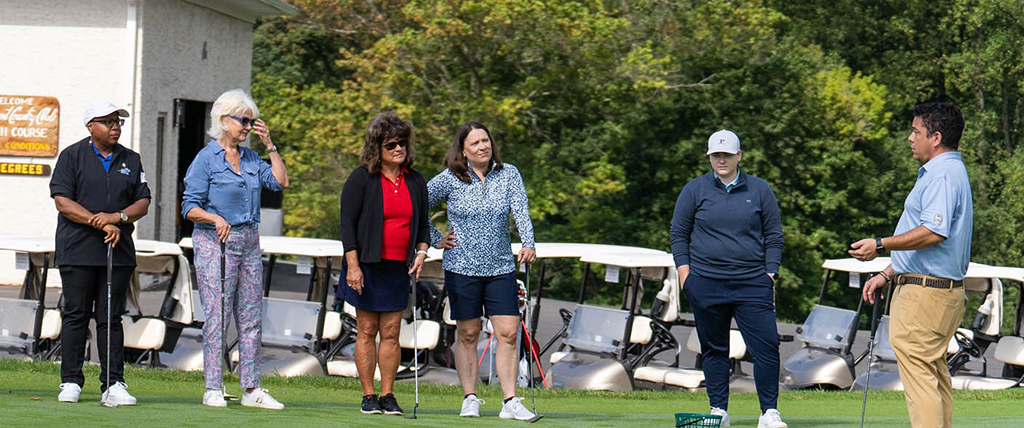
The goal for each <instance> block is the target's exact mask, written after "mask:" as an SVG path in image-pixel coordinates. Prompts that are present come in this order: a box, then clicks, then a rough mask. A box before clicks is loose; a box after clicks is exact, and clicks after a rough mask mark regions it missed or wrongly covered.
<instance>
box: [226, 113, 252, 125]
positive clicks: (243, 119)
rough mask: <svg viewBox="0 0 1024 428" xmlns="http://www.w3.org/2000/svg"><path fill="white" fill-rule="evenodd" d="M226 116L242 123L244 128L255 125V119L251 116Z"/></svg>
mask: <svg viewBox="0 0 1024 428" xmlns="http://www.w3.org/2000/svg"><path fill="white" fill-rule="evenodd" d="M228 117H230V118H232V119H234V120H237V121H238V123H239V124H240V125H242V127H243V128H245V127H247V126H256V119H253V118H251V117H241V116H228Z"/></svg>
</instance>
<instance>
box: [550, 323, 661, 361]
mask: <svg viewBox="0 0 1024 428" xmlns="http://www.w3.org/2000/svg"><path fill="white" fill-rule="evenodd" d="M653 336H654V330H653V329H651V319H650V318H649V317H645V316H643V315H637V316H636V318H634V319H633V329H632V330H630V335H629V343H632V344H639V345H646V344H647V343H649V342H650V341H651V338H652V337H653ZM568 354H569V352H567V351H555V352H552V353H551V356H550V357H548V361H550V362H551V364H554V363H557V362H559V361H561V360H562V359H563V358H565V356H566V355H568Z"/></svg>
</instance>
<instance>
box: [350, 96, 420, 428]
mask: <svg viewBox="0 0 1024 428" xmlns="http://www.w3.org/2000/svg"><path fill="white" fill-rule="evenodd" d="M412 137H413V129H412V124H411V123H409V122H408V121H405V120H402V119H400V118H399V117H398V115H396V114H395V113H392V112H385V113H381V114H378V115H377V116H374V118H373V119H371V120H370V123H369V125H367V127H366V140H365V141H364V143H363V152H362V155H360V157H359V160H360V162H361V163H362V166H360V167H359V168H356V170H355V171H352V174H350V175H349V176H348V180H346V181H345V187H344V188H343V189H342V191H341V240H342V242H343V243H344V245H345V263H344V267H343V268H342V275H343V276H344V277H345V284H339V286H338V298H341V299H344V300H345V302H347V303H348V304H350V305H352V306H354V307H355V308H356V325H357V328H358V330H359V333H358V335H357V336H356V351H355V363H356V369H357V371H358V372H359V380H360V382H361V383H362V385H363V403H362V409H361V410H362V412H363V413H378V414H379V413H385V414H389V415H401V414H402V408H401V407H399V406H398V402H397V401H396V400H395V395H394V393H393V391H392V387H393V386H394V383H395V375H396V373H397V372H398V363H399V359H400V357H401V349H400V348H399V346H398V334H399V331H400V328H401V319H402V312H403V311H405V308H406V306H408V303H409V291H410V290H409V281H410V279H411V278H410V276H413V275H415V276H416V277H419V273H420V269H421V268H422V266H423V259H425V258H426V256H427V246H428V245H429V243H430V229H429V227H430V226H429V221H430V220H429V218H428V215H427V209H428V207H427V184H426V181H425V180H424V179H423V175H422V174H420V173H418V172H416V170H413V169H412V168H411V167H412V163H413V149H412ZM377 333H380V349H379V350H378V349H377V346H376V337H377ZM378 363H379V366H380V378H381V395H380V396H379V397H378V396H377V393H376V390H375V389H374V384H373V376H374V367H375V366H378Z"/></svg>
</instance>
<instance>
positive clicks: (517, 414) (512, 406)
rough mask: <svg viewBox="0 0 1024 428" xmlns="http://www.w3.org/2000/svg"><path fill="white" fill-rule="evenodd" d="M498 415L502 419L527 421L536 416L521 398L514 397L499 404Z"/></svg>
mask: <svg viewBox="0 0 1024 428" xmlns="http://www.w3.org/2000/svg"><path fill="white" fill-rule="evenodd" d="M498 417H499V418H502V419H515V420H517V421H528V420H530V419H533V418H535V417H537V415H535V414H533V412H531V411H530V410H528V409H527V408H526V406H524V405H523V399H522V398H519V397H515V398H513V399H511V400H508V402H507V403H504V404H502V405H501V412H499V413H498Z"/></svg>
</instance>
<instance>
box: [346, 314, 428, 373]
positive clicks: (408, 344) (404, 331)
mask: <svg viewBox="0 0 1024 428" xmlns="http://www.w3.org/2000/svg"><path fill="white" fill-rule="evenodd" d="M401 324H402V326H401V330H400V331H399V333H398V346H400V347H401V348H402V349H413V350H416V351H423V350H429V349H434V348H436V347H437V339H438V336H439V334H440V333H441V325H440V324H438V323H437V322H436V321H431V320H416V336H413V328H412V323H411V322H408V321H406V320H405V319H404V318H403V319H402V320H401ZM414 337H415V338H416V341H415V346H414V341H413V338H414ZM377 341H378V342H379V341H380V335H378V336H377ZM425 358H426V357H425V356H422V357H420V364H424V363H425V362H426V360H425ZM401 370H415V368H414V367H411V364H410V367H405V366H400V367H399V371H401ZM327 374H329V375H331V376H342V377H359V372H358V371H357V370H356V363H355V361H352V360H351V359H347V358H345V359H341V358H339V359H335V360H331V361H328V362H327ZM373 377H374V379H378V380H379V379H380V369H379V368H378V369H376V371H375V372H374V375H373Z"/></svg>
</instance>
